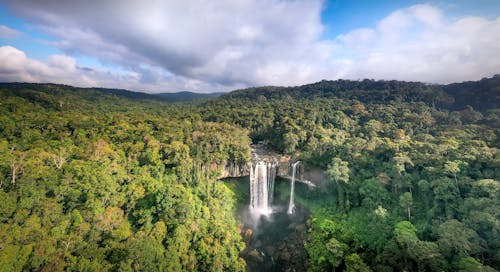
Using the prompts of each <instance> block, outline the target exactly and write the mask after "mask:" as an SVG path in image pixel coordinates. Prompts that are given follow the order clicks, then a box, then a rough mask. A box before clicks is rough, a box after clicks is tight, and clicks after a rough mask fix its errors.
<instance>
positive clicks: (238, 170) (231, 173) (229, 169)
mask: <svg viewBox="0 0 500 272" xmlns="http://www.w3.org/2000/svg"><path fill="white" fill-rule="evenodd" d="M220 174H221V175H220V178H229V177H231V178H235V177H244V176H248V175H250V164H248V163H236V162H232V161H228V162H227V163H226V165H224V166H223V167H222V168H221V170H220Z"/></svg>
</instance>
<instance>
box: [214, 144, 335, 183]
mask: <svg viewBox="0 0 500 272" xmlns="http://www.w3.org/2000/svg"><path fill="white" fill-rule="evenodd" d="M258 161H275V162H277V166H276V168H277V173H276V174H277V176H279V177H282V178H286V179H291V178H292V163H294V162H295V161H296V160H295V159H293V158H292V157H290V156H286V155H282V154H278V153H276V152H274V151H272V150H271V149H270V148H269V147H267V146H266V145H265V144H263V143H259V144H255V145H252V162H254V163H255V162H258ZM252 162H248V163H239V162H233V161H227V162H226V163H225V164H221V165H211V166H210V167H209V169H210V170H214V171H218V172H219V173H220V176H219V178H229V177H233V178H234V177H245V176H249V175H250V170H251V164H252ZM324 178H325V175H324V171H323V170H321V169H308V168H307V169H306V168H304V164H299V165H298V166H297V173H296V179H297V181H298V182H303V181H310V182H311V183H313V184H319V183H321V181H323V180H324Z"/></svg>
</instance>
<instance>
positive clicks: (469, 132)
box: [0, 76, 500, 271]
mask: <svg viewBox="0 0 500 272" xmlns="http://www.w3.org/2000/svg"><path fill="white" fill-rule="evenodd" d="M165 99H168V98H165V97H163V98H160V97H158V96H154V95H145V94H139V93H133V92H127V91H122V90H106V89H80V88H73V87H70V86H63V85H54V84H16V83H13V84H0V106H1V107H0V135H1V138H0V203H2V204H1V205H0V220H1V221H0V267H2V269H3V270H5V271H28V270H37V271H190V270H199V271H242V270H245V262H244V260H243V259H242V258H241V257H240V256H239V254H240V252H241V251H242V250H243V248H244V247H245V244H244V242H243V240H242V238H241V236H240V233H239V230H238V224H237V222H236V220H235V219H234V205H235V203H236V200H235V199H236V196H235V195H234V192H232V191H231V190H229V189H228V188H227V187H226V186H225V185H224V184H223V183H221V182H218V181H217V179H218V177H219V176H220V170H221V168H222V167H223V166H224V165H225V164H226V163H227V162H228V161H232V162H238V163H245V162H247V161H249V160H250V158H251V151H250V143H251V142H252V141H253V142H257V141H266V142H268V143H269V144H270V145H271V146H273V147H274V148H275V149H276V150H278V151H280V152H282V153H285V154H288V155H290V156H292V157H294V158H295V159H299V160H301V161H303V164H304V165H305V167H306V169H307V168H310V169H312V168H316V169H321V170H323V171H324V173H325V179H324V181H323V182H322V183H321V184H319V186H318V187H317V189H315V190H314V192H313V194H314V197H313V198H310V199H305V198H300V197H299V198H298V199H297V200H298V201H299V202H301V204H302V205H304V206H305V207H307V208H308V209H309V210H310V212H311V218H310V220H309V222H308V227H309V233H308V238H307V240H305V241H304V243H305V246H306V249H307V251H308V259H309V261H308V267H309V270H310V271H331V270H332V269H334V268H337V269H339V270H342V269H344V270H347V271H405V270H406V271H495V269H496V270H498V269H500V253H499V252H500V250H499V249H500V233H499V232H500V224H499V219H500V215H499V211H500V202H499V198H500V182H499V180H500V154H499V152H498V150H499V147H500V76H495V77H493V78H489V79H483V80H481V81H478V82H465V83H458V84H450V85H444V86H443V85H429V84H423V83H417V82H399V81H374V80H362V81H346V80H337V81H322V82H318V83H315V84H310V85H304V86H300V87H260V88H251V89H245V90H238V91H234V92H231V93H229V94H225V95H222V96H221V97H219V98H215V99H212V100H209V101H205V102H197V103H168V102H165V101H164V100H165Z"/></svg>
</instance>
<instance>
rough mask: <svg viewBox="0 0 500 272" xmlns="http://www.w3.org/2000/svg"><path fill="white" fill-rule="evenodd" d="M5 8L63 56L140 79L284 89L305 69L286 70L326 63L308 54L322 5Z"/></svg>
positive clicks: (43, 4)
mask: <svg viewBox="0 0 500 272" xmlns="http://www.w3.org/2000/svg"><path fill="white" fill-rule="evenodd" d="M7 2H8V6H9V7H10V8H11V10H12V11H14V13H15V14H17V15H19V16H21V17H23V18H26V19H27V20H28V21H30V22H31V23H33V24H35V25H38V26H39V27H40V28H41V29H43V31H45V32H47V33H49V34H51V35H53V36H55V37H58V41H57V42H54V43H53V45H54V46H57V47H58V48H60V49H61V50H63V52H66V53H68V54H84V55H88V56H92V57H95V58H98V59H99V60H101V61H102V62H103V63H112V64H118V65H120V66H122V67H125V68H126V69H129V70H131V71H134V72H139V73H140V72H141V71H143V70H142V69H141V66H144V65H146V66H151V67H160V68H162V69H164V70H165V71H167V72H168V73H171V74H174V75H177V76H182V77H186V78H190V79H195V80H199V81H203V82H207V83H209V84H212V83H213V84H215V85H225V86H237V85H254V84H272V83H275V84H276V83H280V84H285V83H286V82H293V83H298V82H299V81H296V80H293V79H294V78H295V77H298V78H303V77H304V75H302V74H297V73H301V72H304V71H306V70H307V69H304V68H301V69H299V68H296V67H295V68H294V67H287V66H288V65H290V64H296V63H302V62H303V60H304V59H305V58H308V59H311V61H321V59H312V58H316V54H312V53H311V52H310V50H315V49H317V43H318V39H319V37H320V35H321V33H322V30H323V26H322V25H321V15H320V13H321V9H322V5H323V3H322V1H320V0H312V1H283V0H270V1H268V0H266V1H263V0H262V1H250V0H248V1H202V0H200V1H116V0H108V1H77V2H74V1H58V0H46V1H38V0H37V1H34V0H33V1H32V0H20V1H17V0H16V1H7ZM272 68H276V69H275V70H274V71H273V73H270V74H268V73H267V72H266V73H264V71H268V70H269V69H272ZM290 75H292V77H290ZM285 77H287V78H289V79H288V80H283V79H284V78H285ZM290 79H292V80H290Z"/></svg>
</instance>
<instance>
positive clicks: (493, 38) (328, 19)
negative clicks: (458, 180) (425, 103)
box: [0, 0, 500, 92]
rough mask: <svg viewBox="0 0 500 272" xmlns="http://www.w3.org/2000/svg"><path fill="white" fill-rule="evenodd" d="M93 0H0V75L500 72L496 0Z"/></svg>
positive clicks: (210, 81)
mask: <svg viewBox="0 0 500 272" xmlns="http://www.w3.org/2000/svg"><path fill="white" fill-rule="evenodd" d="M91 2H92V1H80V2H72V3H64V2H61V1H57V0H45V1H36V0H17V1H16V0H7V1H3V3H0V81H30V82H56V83H64V84H71V85H76V86H103V87H117V88H127V89H134V90H142V91H148V92H170V91H183V90H190V91H197V92H210V91H220V90H223V91H227V90H232V89H235V88H241V87H248V86H257V85H298V84H305V83H310V82H314V81H318V80H321V79H337V78H347V79H361V78H375V79H399V80H418V81H424V82H433V83H434V82H435V83H448V82H455V81H462V80H476V79H480V78H481V77H485V76H491V75H493V74H496V73H500V62H499V61H497V60H495V57H496V55H497V54H498V53H499V52H500V44H499V42H498V41H500V30H499V29H500V19H499V16H500V1H498V0H489V1H488V0H475V1H465V0H460V1H426V2H422V1H412V0H402V1H348V0H339V1H321V0H308V1H283V0H269V1H230V2H226V1H211V2H208V3H207V2H203V1H195V0H193V1H182V2H175V1H173V2H170V3H167V2H165V3H159V2H158V1H127V2H125V3H126V4H125V3H124V2H120V1H116V0H103V1H97V2H94V3H91ZM160 2H162V1H160ZM75 3H76V4H75Z"/></svg>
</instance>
